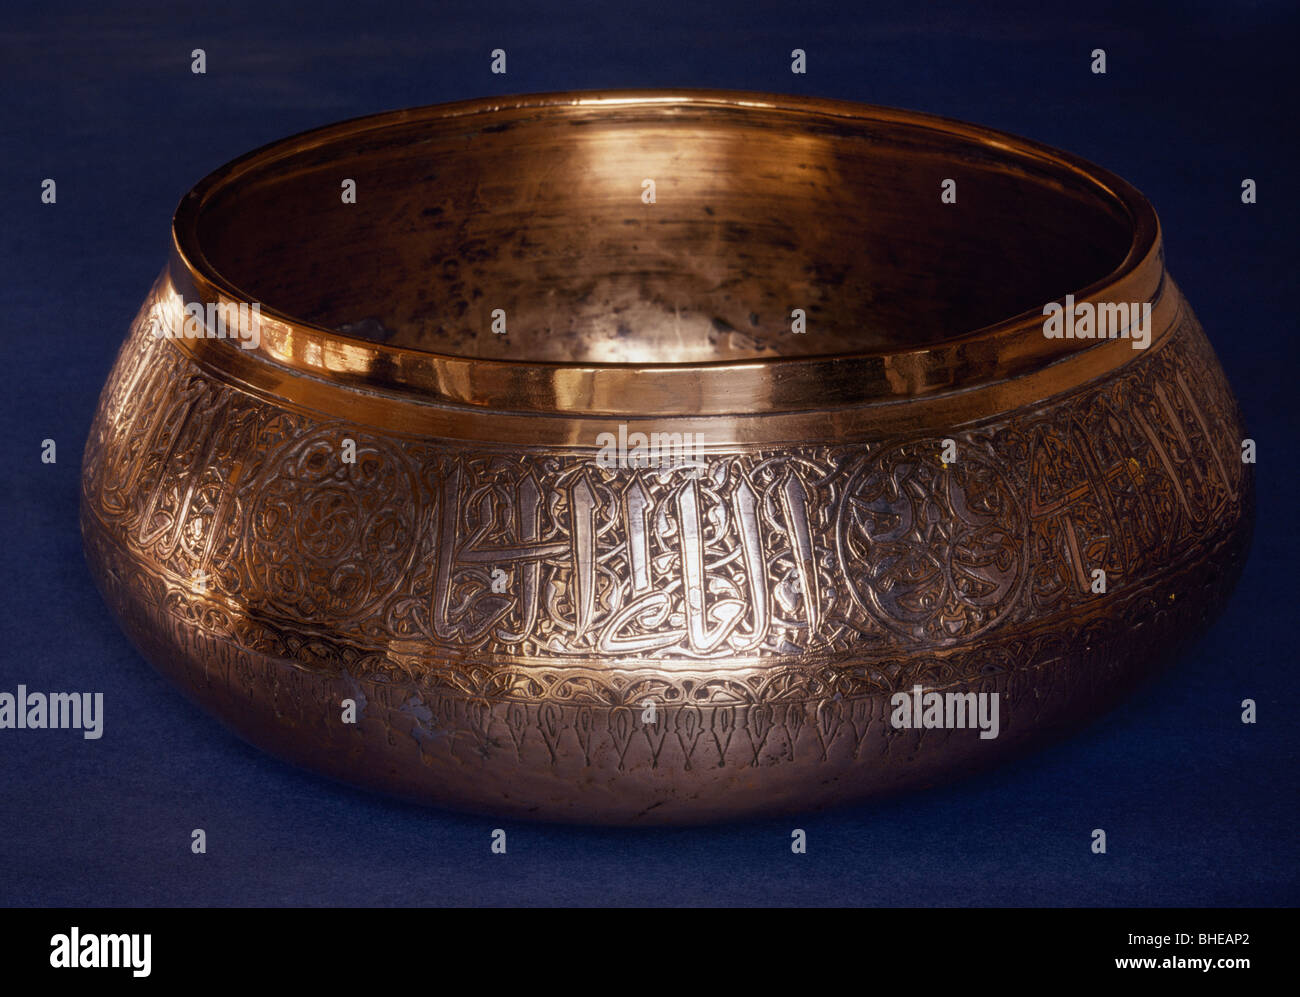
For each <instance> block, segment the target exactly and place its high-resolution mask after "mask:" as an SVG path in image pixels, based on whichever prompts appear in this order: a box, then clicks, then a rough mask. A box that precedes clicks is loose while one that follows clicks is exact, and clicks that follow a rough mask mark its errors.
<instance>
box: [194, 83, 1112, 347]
mask: <svg viewBox="0 0 1300 997" xmlns="http://www.w3.org/2000/svg"><path fill="white" fill-rule="evenodd" d="M306 139H308V140H304V139H303V138H300V139H297V140H288V141H287V142H285V143H280V144H279V145H277V146H272V147H269V148H268V149H266V150H263V151H262V152H260V153H257V154H254V155H253V156H252V157H249V158H248V159H247V160H245V161H242V163H241V165H240V166H239V168H238V169H232V170H231V171H229V172H228V173H227V174H226V175H225V176H224V177H223V178H222V179H221V180H220V181H219V182H218V183H216V184H215V185H214V186H213V187H212V188H211V189H210V190H209V191H208V192H207V194H206V196H205V198H204V200H203V202H202V207H201V209H200V211H199V213H198V216H197V222H196V228H195V231H196V234H197V241H198V245H199V247H200V248H201V250H202V253H203V255H204V257H205V258H206V261H207V264H208V265H209V266H210V267H211V268H212V269H213V270H215V271H216V272H217V273H218V274H219V275H220V276H221V277H222V278H224V279H225V280H226V281H228V282H229V283H230V284H232V285H233V286H234V287H236V288H238V289H239V290H240V291H241V292H242V293H243V294H244V295H245V296H247V297H248V298H250V299H251V300H255V301H259V302H261V303H262V304H263V305H264V306H265V307H268V308H271V309H274V310H276V311H278V312H281V313H283V314H286V315H288V316H291V317H293V318H295V319H298V320H300V321H305V322H309V323H311V324H313V325H318V326H323V327H325V328H329V329H334V330H338V331H340V332H344V333H347V334H349V335H352V336H358V337H361V338H364V339H369V340H373V341H376V342H383V343H387V344H389V345H394V346H402V347H408V348H412V349H416V350H423V351H428V352H432V353H438V354H450V355H454V356H461V357H477V358H493V359H506V360H513V361H534V362H536V361H541V362H568V363H573V362H579V363H583V362H586V363H640V364H673V363H691V362H702V361H734V360H743V359H753V358H763V357H778V356H784V357H794V356H824V355H831V354H843V353H850V354H852V353H863V352H878V351H901V350H912V349H919V348H924V347H930V346H933V345H935V344H937V343H941V342H944V341H946V340H950V339H953V338H957V337H960V336H963V335H966V334H968V333H970V332H972V331H974V330H976V329H979V328H982V327H984V326H987V325H990V324H992V323H995V322H999V321H1002V320H1004V319H1008V318H1011V317H1013V316H1016V315H1019V314H1021V313H1024V312H1026V311H1029V310H1038V309H1041V307H1042V305H1043V304H1044V303H1046V302H1048V301H1051V300H1055V299H1060V298H1061V297H1063V296H1064V295H1065V294H1066V293H1069V292H1072V291H1076V290H1079V289H1081V288H1084V287H1086V286H1088V285H1089V284H1092V283H1094V282H1096V281H1098V280H1101V279H1102V278H1104V277H1105V276H1106V275H1107V274H1109V273H1111V272H1112V271H1113V270H1114V269H1115V268H1116V267H1118V266H1119V265H1120V264H1121V262H1122V261H1123V260H1124V259H1125V256H1126V254H1127V253H1128V251H1129V249H1130V247H1131V245H1132V242H1133V221H1132V219H1131V218H1130V217H1129V215H1128V212H1127V211H1126V209H1125V208H1124V206H1123V204H1122V203H1121V202H1120V201H1119V199H1118V198H1116V197H1115V196H1114V195H1113V194H1111V193H1110V192H1109V191H1107V190H1106V189H1105V188H1104V187H1103V186H1102V185H1101V184H1100V183H1099V182H1097V181H1095V180H1093V179H1091V178H1090V177H1088V176H1087V175H1086V174H1084V173H1083V172H1081V171H1079V170H1075V169H1065V168H1062V166H1061V164H1060V163H1057V162H1053V161H1052V160H1051V158H1050V157H1046V156H1043V155H1041V154H1037V153H1035V154H1026V152H1025V150H1024V148H1022V147H1020V146H1019V145H1018V144H1015V143H1008V144H1003V143H1000V142H994V141H990V140H988V139H987V138H986V137H981V136H980V135H977V134H973V133H972V132H968V131H963V130H960V129H956V130H946V129H944V128H942V127H939V126H938V125H936V123H935V122H933V121H931V122H929V123H925V119H921V123H918V122H903V121H899V120H896V119H894V118H876V117H873V116H871V114H870V109H867V108H864V109H863V112H862V114H861V115H860V116H848V115H844V114H827V113H817V112H815V111H807V110H792V109H789V108H782V107H771V106H745V105H738V104H727V103H697V102H692V101H690V100H687V99H682V100H679V101H676V102H674V101H645V102H637V101H629V102H623V103H609V104H603V103H600V102H592V103H582V102H569V103H563V104H556V105H553V106H532V107H528V106H525V107H504V108H500V109H497V110H490V111H479V112H478V113H465V114H448V113H439V112H438V109H436V108H433V109H425V110H424V111H421V112H407V113H405V114H401V115H396V116H388V117H387V118H386V119H384V123H383V124H382V125H370V126H366V127H339V128H335V129H326V130H324V131H323V132H321V133H316V135H315V136H314V137H313V136H310V135H309V136H307V137H306ZM348 180H351V181H353V182H354V183H355V189H356V197H355V203H346V202H345V200H344V198H343V196H342V195H343V191H344V182H345V181H348ZM945 180H953V181H955V184H956V188H955V194H956V199H955V203H945V201H944V199H943V198H942V196H941V195H942V194H943V182H944V181H945ZM646 181H653V182H654V184H653V203H649V202H650V187H649V185H648V184H647V183H646ZM497 309H500V310H502V312H504V316H505V328H506V334H505V335H499V334H497V333H496V332H494V330H493V325H494V318H495V317H498V316H496V315H494V313H495V310H497ZM794 309H802V310H803V312H804V314H805V316H806V330H807V331H806V333H805V334H803V335H799V334H795V333H794V332H792V312H793V310H794ZM498 328H499V324H498Z"/></svg>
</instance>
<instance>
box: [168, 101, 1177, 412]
mask: <svg viewBox="0 0 1300 997" xmlns="http://www.w3.org/2000/svg"><path fill="white" fill-rule="evenodd" d="M683 105H685V106H692V107H701V108H708V107H721V108H731V109H738V108H739V109H752V110H755V111H769V112H777V113H781V112H785V113H793V114H802V115H806V116H808V117H809V118H810V119H811V118H816V117H823V118H824V117H830V118H850V119H854V120H859V121H871V122H876V123H879V124H883V125H894V126H905V127H910V128H915V129H921V130H925V131H928V132H932V133H938V134H939V135H941V136H945V137H948V138H951V139H956V140H959V141H964V142H966V143H974V144H977V145H984V146H988V147H991V148H994V149H996V150H997V151H998V153H999V154H1000V155H1001V156H1003V157H1010V158H1011V159H1013V160H1017V159H1018V160H1022V161H1025V162H1029V163H1033V164H1035V165H1037V166H1038V167H1039V168H1048V169H1051V170H1053V171H1056V172H1060V173H1062V174H1063V175H1068V176H1070V177H1072V178H1073V180H1075V181H1076V182H1082V183H1083V184H1085V185H1087V186H1090V187H1091V188H1093V189H1095V190H1096V191H1097V192H1098V194H1099V195H1101V196H1102V197H1103V198H1109V199H1110V201H1111V203H1112V205H1113V206H1118V207H1119V208H1121V209H1122V210H1123V212H1124V213H1125V214H1126V215H1127V217H1128V219H1129V223H1130V228H1131V239H1130V242H1129V247H1128V250H1127V252H1126V253H1125V256H1124V258H1123V259H1122V260H1121V261H1120V263H1119V264H1118V265H1117V266H1116V267H1115V268H1114V269H1112V270H1111V271H1110V272H1109V273H1108V274H1106V275H1105V276H1103V277H1101V278H1100V279H1098V280H1096V281H1094V282H1092V283H1091V284H1088V285H1086V286H1084V287H1081V288H1079V289H1076V290H1075V291H1073V292H1072V293H1073V297H1074V300H1075V302H1076V303H1080V302H1084V301H1093V302H1097V301H1104V300H1111V299H1115V300H1123V301H1150V302H1152V303H1153V311H1154V312H1158V313H1159V315H1160V318H1157V319H1156V320H1154V321H1153V330H1152V332H1153V337H1152V346H1154V345H1155V343H1156V341H1157V340H1160V339H1162V338H1163V336H1164V335H1165V334H1166V333H1167V332H1168V331H1169V327H1170V326H1171V324H1172V321H1171V320H1172V316H1173V313H1174V311H1175V309H1174V308H1173V307H1172V306H1171V302H1170V300H1169V299H1170V298H1172V297H1174V296H1173V295H1169V294H1167V293H1165V292H1166V283H1167V282H1166V274H1165V269H1164V259H1163V247H1162V236H1161V229H1160V223H1159V219H1158V218H1157V216H1156V213H1155V210H1154V208H1153V207H1152V206H1151V204H1150V203H1149V202H1148V201H1147V199H1146V198H1145V197H1144V196H1143V195H1142V194H1141V193H1140V192H1139V191H1138V190H1137V189H1136V188H1135V187H1133V186H1132V185H1131V184H1129V183H1128V182H1127V181H1125V180H1123V179H1122V178H1120V177H1118V176H1117V175H1115V174H1113V173H1111V172H1110V171H1108V170H1106V169H1104V168H1102V167H1100V166H1097V165H1095V164H1093V163H1091V162H1089V161H1087V160H1085V159H1083V158H1081V157H1079V156H1076V155H1074V154H1072V153H1068V152H1065V151H1062V150H1060V149H1056V148H1054V147H1051V146H1048V145H1045V144H1042V143H1039V142H1036V141H1034V140H1031V139H1026V138H1021V137H1019V136H1016V135H1012V134H1010V133H1007V132H1002V131H999V130H996V129H992V128H988V127H985V126H982V125H976V124H972V123H969V122H965V121H960V120H956V119H952V118H947V117H942V116H939V115H935V114H930V113H926V112H920V111H911V110H902V109H897V108H889V107H881V106H878V105H873V104H866V103H860V102H856V101H847V100H840V99H833V98H825V97H806V96H797V95H784V94H770V93H761V92H753V91H743V90H716V89H620V90H579V91H560V92H548V93H536V94H520V95H511V96H502V97H484V98H474V99H470V100H461V101H454V102H449V103H440V104H430V105H425V106H422V107H415V108H408V109H403V110H396V111H386V112H380V113H377V114H368V115H363V116H360V117H354V118H350V119H347V120H344V121H340V122H337V123H333V124H328V125H324V126H321V127H318V128H313V129H310V130H307V131H304V132H301V133H298V134H296V135H291V136H288V137H286V138H282V139H278V140H276V141H274V142H271V143H268V144H266V145H263V146H261V147H260V148H257V149H254V150H253V151H251V152H248V153H246V154H245V155H243V156H240V157H238V158H236V159H234V160H232V161H230V162H228V163H226V164H225V165H223V166H221V167H219V168H218V169H216V170H214V171H213V172H211V173H209V174H208V175H207V176H206V177H204V178H203V179H202V180H200V181H199V182H198V183H197V184H196V185H195V186H194V187H193V188H192V189H191V190H190V191H189V192H187V193H186V194H185V195H184V196H183V197H182V198H181V201H180V204H179V205H178V206H177V208H176V211H175V213H174V215H173V218H172V225H171V236H172V238H171V251H170V255H169V259H168V265H167V268H166V271H165V276H166V277H167V278H169V280H170V284H171V286H172V290H173V291H174V293H175V294H176V295H177V296H178V297H179V298H180V299H182V300H184V301H187V302H188V301H194V300H197V301H200V302H203V303H233V304H239V303H250V304H251V303H252V302H253V301H254V300H255V299H253V298H252V297H251V296H250V295H248V294H247V293H246V292H244V291H243V290H242V289H240V288H239V287H237V286H235V285H234V284H233V283H232V282H231V281H229V280H228V279H227V278H225V277H224V276H223V275H222V274H221V273H220V272H219V270H218V269H217V268H216V267H215V266H214V265H213V264H212V263H211V261H210V260H209V259H208V258H207V256H206V255H205V253H204V252H203V248H202V245H201V240H200V238H199V232H198V224H199V219H200V216H201V215H202V212H203V210H204V207H205V206H206V205H207V204H208V203H210V201H211V200H212V199H213V198H215V197H216V196H217V195H218V194H219V193H220V192H221V191H223V190H225V189H228V187H229V186H230V185H231V184H233V183H234V182H236V181H237V180H239V179H240V178H241V177H242V176H244V175H246V174H248V173H250V172H252V171H254V170H259V169H263V168H265V167H266V166H268V165H270V164H272V163H274V162H276V161H277V160H279V159H284V158H288V157H292V156H297V155H301V154H302V153H303V152H305V151H308V150H310V149H313V148H317V147H320V146H324V145H328V144H332V143H337V142H339V141H340V140H345V139H349V138H355V137H357V136H360V135H363V134H365V133H368V132H375V131H380V130H383V129H386V128H390V127H393V126H398V125H410V124H412V123H418V122H420V121H424V120H446V119H451V118H461V117H471V116H475V115H490V116H503V117H509V116H511V115H523V114H526V113H528V112H536V111H539V110H549V111H555V112H557V113H562V112H563V110H564V109H566V108H568V109H584V110H585V109H593V108H596V109H609V110H610V111H616V110H617V109H618V108H628V107H631V108H636V109H644V108H646V107H653V106H664V107H670V106H683ZM1044 304H1046V302H1045V303H1044ZM259 309H260V316H261V323H260V328H261V335H260V342H259V343H258V344H257V346H256V348H255V349H253V350H251V351H245V350H241V349H240V348H239V344H238V343H237V342H235V341H233V340H198V341H191V340H184V339H181V338H177V339H176V340H175V341H176V342H177V343H178V344H180V345H181V346H182V348H183V349H186V350H187V351H188V352H191V353H192V354H197V353H200V352H201V353H202V354H203V356H204V359H205V362H207V363H209V364H215V365H216V366H225V361H230V362H231V363H233V362H234V360H235V358H234V356H233V354H234V353H245V352H251V353H252V354H253V355H255V356H256V357H257V359H258V360H260V361H262V362H264V363H266V364H269V365H271V366H273V367H275V368H278V369H279V370H281V371H283V372H286V373H288V374H290V375H305V376H309V377H312V378H319V379H323V380H326V381H331V382H335V383H338V384H340V385H344V386H348V387H351V388H356V389H362V390H365V391H369V392H378V393H391V394H395V395H399V396H404V397H406V398H408V399H413V400H416V401H424V402H427V403H430V404H438V405H450V406H455V407H465V406H467V407H471V408H484V409H493V410H498V411H512V412H538V413H548V414H557V413H572V414H608V415H614V414H644V413H655V414H660V415H675V414H676V415H697V416H699V415H704V416H707V415H725V414H732V413H752V412H755V411H769V412H792V411H809V410H814V409H828V408H838V407H855V406H860V405H866V404H880V403H889V402H899V401H904V400H909V399H916V398H921V397H925V396H928V395H933V394H944V393H949V392H953V391H965V390H968V389H972V388H978V387H982V386H987V385H989V384H994V383H998V382H1001V381H1005V380H1008V379H1010V378H1014V377H1017V376H1020V375H1025V374H1032V373H1035V372H1038V371H1041V370H1042V369H1044V368H1045V367H1047V366H1053V367H1056V368H1060V369H1061V370H1060V372H1061V373H1062V374H1065V380H1066V382H1071V380H1072V379H1071V378H1070V377H1069V375H1068V373H1067V372H1066V368H1068V367H1069V366H1070V365H1071V364H1073V363H1077V362H1079V361H1080V358H1082V357H1084V356H1085V355H1091V354H1094V353H1096V352H1104V353H1106V354H1107V357H1108V358H1109V360H1110V361H1111V362H1109V363H1107V364H1106V366H1107V367H1114V366H1119V365H1121V364H1122V363H1125V362H1128V361H1129V360H1131V359H1132V358H1133V355H1134V351H1133V350H1131V349H1129V348H1128V347H1129V344H1128V343H1127V342H1125V341H1123V340H1115V341H1106V340H1100V341H1095V342H1093V343H1091V344H1090V345H1087V346H1082V347H1081V346H1079V345H1076V343H1077V341H1060V340H1047V339H1046V338H1045V337H1044V336H1043V335H1042V319H1043V314H1042V311H1041V310H1034V309H1031V310H1028V311H1026V312H1022V313H1020V314H1018V315H1013V316H1009V317H1007V318H1005V319H1002V320H999V321H997V322H994V323H991V324H988V325H984V326H982V327H979V328H976V329H972V330H969V331H967V332H964V333H959V334H957V335H954V336H951V337H948V338H945V339H943V340H941V341H938V342H934V343H931V344H929V345H927V346H921V347H917V348H915V349H902V350H899V349H886V350H864V351H855V352H839V353H828V354H810V355H799V356H777V357H756V358H747V359H725V360H709V361H689V362H682V363H671V362H669V363H627V362H590V361H540V360H521V359H495V358H480V357H467V356H460V355H455V354H445V353H435V352H430V351H426V350H418V349H412V348H409V347H400V346H390V345H386V344H383V343H377V342H374V341H372V340H367V339H363V338H360V337H357V336H352V335H349V334H346V333H342V332H338V331H337V330H334V329H330V328H328V327H324V326H319V325H314V324H312V323H310V322H306V321H303V320H301V319H298V318H295V317H294V316H292V315H289V314H286V313H284V312H280V311H277V310H276V309H274V308H271V307H268V306H266V305H265V304H262V303H260V302H259ZM1117 346H1122V347H1124V348H1123V349H1122V350H1121V349H1117V348H1116V347H1117ZM242 359H245V358H241V360H242ZM1097 360H1098V357H1097V356H1095V355H1091V356H1089V362H1088V363H1086V364H1082V365H1081V369H1086V370H1088V371H1090V372H1091V373H1090V375H1089V376H1095V374H1096V369H1097Z"/></svg>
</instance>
